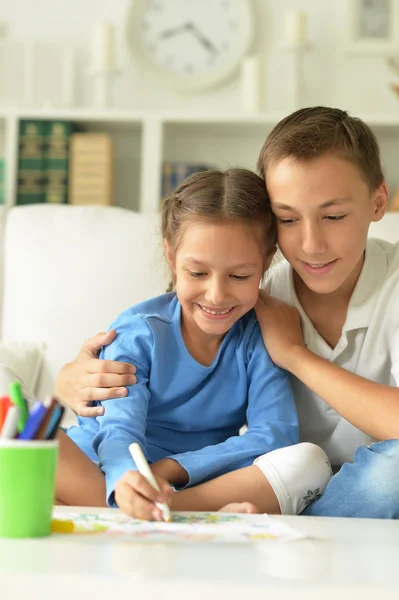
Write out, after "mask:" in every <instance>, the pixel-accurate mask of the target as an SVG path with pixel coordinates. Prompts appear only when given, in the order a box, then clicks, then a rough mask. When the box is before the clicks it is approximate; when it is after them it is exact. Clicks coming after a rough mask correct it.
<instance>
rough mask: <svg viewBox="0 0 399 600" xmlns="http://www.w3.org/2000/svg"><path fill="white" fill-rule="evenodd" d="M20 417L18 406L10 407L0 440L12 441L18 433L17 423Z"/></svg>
mask: <svg viewBox="0 0 399 600" xmlns="http://www.w3.org/2000/svg"><path fill="white" fill-rule="evenodd" d="M20 417H21V410H20V408H19V406H11V408H9V409H8V411H7V416H6V420H5V421H4V424H3V428H2V430H1V434H0V440H13V439H14V438H15V437H16V435H17V433H18V421H19V419H20Z"/></svg>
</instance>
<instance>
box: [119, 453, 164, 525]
mask: <svg viewBox="0 0 399 600" xmlns="http://www.w3.org/2000/svg"><path fill="white" fill-rule="evenodd" d="M129 452H130V454H131V455H132V458H133V460H134V462H135V463H136V466H137V468H138V470H139V473H141V474H142V475H143V476H144V477H145V478H146V479H147V481H148V483H149V484H150V485H151V486H152V487H153V488H154V490H156V491H157V492H160V491H161V490H160V489H159V485H158V483H157V480H156V479H155V477H154V475H153V472H152V471H151V469H150V466H149V464H148V462H147V459H146V457H145V456H144V454H143V451H142V449H141V448H140V444H137V442H134V443H133V444H130V446H129ZM155 506H156V507H157V508H159V509H160V510H161V511H162V516H163V520H164V521H166V522H167V523H170V522H171V521H172V517H171V516H170V510H169V506H168V505H167V504H166V503H165V502H155Z"/></svg>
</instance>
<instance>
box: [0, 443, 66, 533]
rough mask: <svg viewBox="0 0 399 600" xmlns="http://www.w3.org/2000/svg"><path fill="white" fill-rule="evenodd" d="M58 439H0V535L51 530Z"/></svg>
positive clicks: (48, 531)
mask: <svg viewBox="0 0 399 600" xmlns="http://www.w3.org/2000/svg"><path fill="white" fill-rule="evenodd" d="M57 458H58V440H48V441H46V440H41V441H39V440H38V441H35V440H33V441H24V440H0V537H5V538H30V537H44V536H46V535H50V532H51V515H52V509H53V504H54V498H55V474H56V468H57Z"/></svg>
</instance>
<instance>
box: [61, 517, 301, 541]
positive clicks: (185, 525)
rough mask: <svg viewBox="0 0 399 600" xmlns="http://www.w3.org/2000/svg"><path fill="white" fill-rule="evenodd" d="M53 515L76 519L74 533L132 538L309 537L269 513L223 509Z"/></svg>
mask: <svg viewBox="0 0 399 600" xmlns="http://www.w3.org/2000/svg"><path fill="white" fill-rule="evenodd" d="M53 518H54V519H57V520H59V521H72V522H73V525H74V529H73V532H71V533H72V535H74V534H85V533H98V534H105V535H112V536H119V535H123V536H129V541H132V542H168V543H187V542H195V543H216V544H217V543H256V542H265V541H275V540H283V541H291V540H298V539H303V538H304V537H306V536H305V535H304V534H303V533H302V532H299V531H296V530H295V529H293V528H291V527H289V526H288V525H286V524H285V523H281V522H279V521H278V520H276V519H273V518H272V517H270V516H268V515H248V514H238V513H219V512H173V513H172V522H171V523H165V522H160V521H141V520H140V519H132V518H130V517H127V516H125V515H122V514H121V513H118V512H115V514H112V513H106V514H104V513H95V512H91V513H90V512H89V513H78V512H71V513H65V512H58V513H57V510H55V511H54V514H53Z"/></svg>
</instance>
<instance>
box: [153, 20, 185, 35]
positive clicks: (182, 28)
mask: <svg viewBox="0 0 399 600" xmlns="http://www.w3.org/2000/svg"><path fill="white" fill-rule="evenodd" d="M186 29H187V24H186V23H185V24H184V25H179V26H178V27H171V28H170V29H165V30H164V31H161V33H160V34H159V35H158V38H170V37H174V36H175V35H177V34H178V33H181V32H182V31H186Z"/></svg>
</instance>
